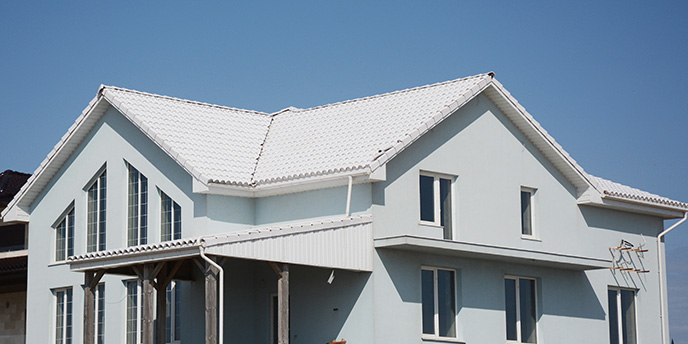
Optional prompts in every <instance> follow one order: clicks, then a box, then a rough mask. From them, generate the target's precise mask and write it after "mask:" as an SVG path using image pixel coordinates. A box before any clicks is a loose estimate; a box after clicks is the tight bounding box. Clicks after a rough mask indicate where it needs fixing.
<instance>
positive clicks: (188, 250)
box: [69, 246, 200, 272]
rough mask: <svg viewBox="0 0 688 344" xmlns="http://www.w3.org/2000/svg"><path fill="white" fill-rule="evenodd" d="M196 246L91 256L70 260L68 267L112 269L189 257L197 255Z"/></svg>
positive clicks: (82, 270)
mask: <svg viewBox="0 0 688 344" xmlns="http://www.w3.org/2000/svg"><path fill="white" fill-rule="evenodd" d="M199 252H200V251H199V249H198V246H191V247H185V248H181V249H165V250H156V251H153V252H141V253H135V254H123V255H115V256H108V257H103V258H101V259H98V258H91V259H86V260H80V261H76V262H70V263H69V268H70V270H71V271H76V272H84V271H91V270H100V269H112V268H118V267H123V266H131V265H135V264H141V263H152V262H158V261H166V260H174V259H180V258H189V257H195V256H198V255H199V254H200V253H199Z"/></svg>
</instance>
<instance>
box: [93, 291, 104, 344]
mask: <svg viewBox="0 0 688 344" xmlns="http://www.w3.org/2000/svg"><path fill="white" fill-rule="evenodd" d="M93 292H94V296H95V297H94V298H93V303H94V305H93V314H94V315H95V319H94V320H95V321H94V331H93V336H94V338H93V343H96V344H103V343H105V283H102V282H101V283H98V285H96V287H95V288H94V289H93ZM101 302H102V305H101ZM101 306H102V307H101ZM101 313H102V316H103V317H102V320H103V322H102V323H101V322H100V320H101V318H100V315H101ZM99 337H102V339H103V340H99V339H100V338H99Z"/></svg>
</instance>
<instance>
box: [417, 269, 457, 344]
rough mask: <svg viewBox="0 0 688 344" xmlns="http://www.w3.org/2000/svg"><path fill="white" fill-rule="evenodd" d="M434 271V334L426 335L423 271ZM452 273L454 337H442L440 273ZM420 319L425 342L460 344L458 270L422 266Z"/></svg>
mask: <svg viewBox="0 0 688 344" xmlns="http://www.w3.org/2000/svg"><path fill="white" fill-rule="evenodd" d="M424 270H425V271H432V274H433V282H432V286H433V298H434V303H433V308H434V317H433V325H434V331H433V332H434V333H433V334H429V333H424V332H423V271H424ZM440 270H443V271H450V272H452V273H453V274H454V337H446V336H440V335H439V334H438V333H439V332H440V328H439V327H440V321H439V320H440V319H439V292H438V291H439V284H438V275H439V274H438V271H440ZM420 300H421V302H420V319H421V328H420V332H421V336H422V339H425V340H440V341H450V342H459V277H458V271H457V269H453V268H446V267H438V266H428V265H422V266H421V268H420Z"/></svg>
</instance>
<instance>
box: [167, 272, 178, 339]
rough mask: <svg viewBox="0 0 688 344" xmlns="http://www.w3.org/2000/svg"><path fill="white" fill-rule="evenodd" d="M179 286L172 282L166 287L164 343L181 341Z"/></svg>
mask: <svg viewBox="0 0 688 344" xmlns="http://www.w3.org/2000/svg"><path fill="white" fill-rule="evenodd" d="M180 288H181V284H180V283H179V282H177V281H172V282H170V284H169V285H168V286H167V292H166V293H167V308H166V311H165V312H166V314H165V315H166V323H165V343H176V342H179V340H180V339H181V304H182V303H181V297H180V293H181V292H180Z"/></svg>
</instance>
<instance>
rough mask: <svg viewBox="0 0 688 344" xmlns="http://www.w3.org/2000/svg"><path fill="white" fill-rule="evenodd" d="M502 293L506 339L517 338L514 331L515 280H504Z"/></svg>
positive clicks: (515, 320)
mask: <svg viewBox="0 0 688 344" xmlns="http://www.w3.org/2000/svg"><path fill="white" fill-rule="evenodd" d="M504 291H505V292H504V294H505V303H506V339H507V340H518V334H517V331H516V322H517V319H516V280H514V279H510V278H507V279H505V280H504Z"/></svg>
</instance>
